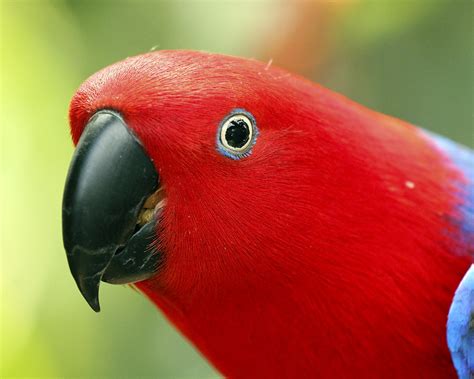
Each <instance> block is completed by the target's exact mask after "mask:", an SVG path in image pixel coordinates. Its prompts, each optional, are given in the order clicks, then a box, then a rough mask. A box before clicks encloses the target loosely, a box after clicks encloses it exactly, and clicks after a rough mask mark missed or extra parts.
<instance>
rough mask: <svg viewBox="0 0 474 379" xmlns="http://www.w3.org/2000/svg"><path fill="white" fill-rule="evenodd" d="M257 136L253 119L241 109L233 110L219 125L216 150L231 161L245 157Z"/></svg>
mask: <svg viewBox="0 0 474 379" xmlns="http://www.w3.org/2000/svg"><path fill="white" fill-rule="evenodd" d="M257 134H258V130H257V126H256V122H255V118H254V117H253V116H252V115H251V114H250V113H249V112H247V111H245V110H243V109H235V110H233V111H232V112H231V113H230V114H229V115H228V116H226V117H225V118H224V120H223V121H222V122H221V124H220V127H219V131H218V133H217V149H218V150H219V152H220V153H221V154H223V155H225V156H226V157H228V158H231V159H240V158H244V157H247V156H248V155H250V153H251V149H252V146H253V145H254V144H255V139H256V138H257Z"/></svg>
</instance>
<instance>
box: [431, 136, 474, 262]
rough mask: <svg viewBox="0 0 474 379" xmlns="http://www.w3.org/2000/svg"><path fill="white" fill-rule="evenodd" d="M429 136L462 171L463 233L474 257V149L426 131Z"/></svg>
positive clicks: (461, 226) (461, 206) (461, 227)
mask: <svg viewBox="0 0 474 379" xmlns="http://www.w3.org/2000/svg"><path fill="white" fill-rule="evenodd" d="M424 133H425V134H426V135H427V136H428V138H429V139H430V140H431V141H433V142H434V143H435V145H436V146H437V147H438V148H439V149H440V150H441V151H442V152H443V153H444V154H445V155H446V156H447V157H448V158H449V159H450V163H451V164H452V165H453V166H454V167H456V168H457V169H458V170H459V171H461V172H462V174H463V175H464V178H465V179H466V182H463V183H459V184H458V185H459V186H460V187H461V188H460V193H461V194H462V196H463V202H462V204H460V211H461V215H462V221H461V224H460V225H459V226H460V229H461V234H462V235H463V236H464V239H465V242H466V246H467V247H468V249H470V250H469V252H468V253H471V255H473V258H474V246H473V245H474V151H472V150H471V149H469V148H467V147H465V146H462V145H459V144H457V143H455V142H453V141H451V140H449V139H447V138H445V137H442V136H440V135H437V134H434V133H431V132H427V131H424Z"/></svg>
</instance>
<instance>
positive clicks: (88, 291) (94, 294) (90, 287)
mask: <svg viewBox="0 0 474 379" xmlns="http://www.w3.org/2000/svg"><path fill="white" fill-rule="evenodd" d="M76 282H77V285H78V287H79V291H81V294H82V296H84V299H86V301H87V303H88V304H89V305H90V307H91V308H92V309H93V310H94V311H95V312H100V304H99V283H97V284H95V285H94V283H88V282H84V281H82V283H80V282H78V281H76Z"/></svg>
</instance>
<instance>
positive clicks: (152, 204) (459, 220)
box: [63, 51, 474, 379]
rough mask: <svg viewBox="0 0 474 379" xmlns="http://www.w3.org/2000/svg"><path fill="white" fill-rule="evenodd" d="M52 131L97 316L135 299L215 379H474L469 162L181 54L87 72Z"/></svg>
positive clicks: (458, 152) (256, 67)
mask: <svg viewBox="0 0 474 379" xmlns="http://www.w3.org/2000/svg"><path fill="white" fill-rule="evenodd" d="M69 115H70V126H71V132H72V139H73V141H74V144H75V145H77V147H76V151H75V153H74V156H73V160H72V163H71V167H70V170H69V173H68V178H67V182H66V188H65V193H64V199H63V237H64V245H65V249H66V252H67V258H68V261H69V265H70V269H71V272H72V274H73V276H74V278H75V280H76V282H77V284H78V286H79V289H80V290H81V292H82V294H83V295H84V297H85V298H86V300H87V301H88V302H89V304H90V305H91V306H92V308H93V309H95V310H96V311H98V310H99V302H98V290H99V284H100V281H105V282H109V283H134V285H135V286H136V287H137V288H138V289H139V290H140V291H141V292H143V293H144V294H145V295H146V296H147V297H148V298H149V299H150V300H151V301H152V302H153V303H155V304H156V305H157V307H158V308H159V309H160V310H161V311H162V312H163V313H164V314H165V315H166V317H167V318H168V319H169V320H170V322H171V323H172V324H174V325H175V326H176V328H178V329H179V330H180V331H181V332H182V333H183V334H184V335H185V336H186V337H187V338H188V339H189V340H190V341H191V342H192V343H193V344H194V345H195V346H196V347H197V348H198V349H199V350H200V351H201V352H202V354H203V355H204V356H205V357H206V358H207V359H208V360H209V361H210V362H211V363H212V364H213V365H214V366H215V367H216V368H217V369H218V370H219V371H220V372H221V373H222V374H223V375H225V376H226V377H234V378H253V377H255V378H279V377H291V378H304V377H317V378H403V379H407V378H417V379H418V378H429V379H436V378H455V377H456V369H457V370H458V373H459V376H460V377H461V378H464V377H465V378H468V376H463V375H469V370H474V369H473V367H474V353H473V350H472V346H473V345H474V343H473V339H474V337H473V334H474V332H473V331H472V326H471V327H469V322H471V323H474V321H473V319H472V314H474V305H473V303H474V280H473V279H472V277H469V273H468V274H466V273H467V272H468V270H469V268H470V266H471V264H472V263H473V261H474V168H473V167H474V153H473V152H472V151H470V150H469V149H467V148H463V147H461V146H459V145H457V144H455V143H454V142H451V141H449V140H446V139H444V138H442V137H440V136H436V135H433V134H430V133H428V132H426V131H423V130H421V129H419V128H417V127H414V126H413V125H410V124H409V123H406V122H404V121H400V120H398V119H395V118H392V117H390V116H386V115H382V114H380V113H377V112H375V111H372V110H369V109H367V108H365V107H363V106H361V105H359V104H356V103H354V102H353V101H351V100H348V99H347V98H345V97H343V96H341V95H338V94H336V93H334V92H331V91H330V90H328V89H325V88H323V87H321V86H318V85H316V84H314V83H312V82H310V81H308V80H305V79H303V78H301V77H298V76H296V75H293V74H290V73H288V72H286V71H284V70H282V69H278V68H276V67H273V66H269V65H265V64H264V63H260V62H257V61H254V60H246V59H241V58H236V57H229V56H223V55H217V54H208V53H204V52H193V51H158V52H151V53H148V54H144V55H139V56H136V57H132V58H127V59H125V60H124V61H121V62H119V63H116V64H113V65H111V66H109V67H107V68H105V69H103V70H101V71H99V72H98V73H96V74H94V75H92V76H91V77H90V78H89V79H87V81H86V82H85V83H84V84H82V85H81V87H80V88H79V90H78V91H77V93H76V94H75V95H74V97H73V99H72V102H71V105H70V113H69ZM472 271H474V270H473V269H471V271H470V272H472ZM472 275H474V274H472ZM464 276H466V277H465V278H464V280H463V277H464ZM462 280H463V283H464V287H463V286H460V283H461V281H462ZM458 287H459V288H458ZM456 289H458V291H457V292H456ZM455 293H456V296H455ZM453 299H454V301H453ZM450 308H451V312H450ZM469 312H471V313H469ZM448 313H449V314H450V317H449V320H450V321H449V322H448ZM463 320H464V321H463ZM466 320H467V321H466ZM447 322H448V328H447V327H446V324H447ZM466 322H467V323H466ZM447 329H448V331H447ZM447 333H448V337H449V338H448V339H449V340H450V341H449V348H450V349H451V351H452V354H453V357H452V358H451V355H450V350H449V348H448V341H447V336H446V334H447ZM456 354H457V355H456ZM470 365H472V366H470ZM463 370H464V371H463ZM471 372H472V371H471Z"/></svg>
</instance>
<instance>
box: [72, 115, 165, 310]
mask: <svg viewBox="0 0 474 379" xmlns="http://www.w3.org/2000/svg"><path fill="white" fill-rule="evenodd" d="M158 184H159V177H158V174H157V172H156V170H155V167H154V165H153V162H152V161H151V160H150V158H149V157H148V156H147V154H146V153H145V150H144V148H143V146H142V144H141V142H140V140H139V139H138V138H137V137H136V136H135V135H134V134H133V132H132V131H131V130H130V129H129V128H128V127H127V125H126V124H125V122H124V121H123V119H122V118H121V117H120V115H118V114H117V113H115V112H112V111H107V110H103V111H99V112H97V113H96V114H95V115H94V116H93V117H92V118H91V119H90V121H89V122H88V124H87V126H86V128H85V129H84V131H83V133H82V136H81V138H80V140H79V143H78V145H77V147H76V150H75V152H74V155H73V158H72V162H71V165H70V167H69V172H68V176H67V180H66V186H65V190H64V197H63V240H64V247H65V249H66V253H67V258H68V262H69V267H70V269H71V273H72V275H73V277H74V279H75V281H76V283H77V285H78V287H79V290H80V291H81V293H82V295H83V296H84V297H85V299H86V300H87V302H88V303H89V305H90V306H91V307H92V308H93V309H94V310H95V311H99V310H100V306H99V299H98V294H99V284H100V281H101V280H102V279H106V280H107V281H109V282H112V283H131V282H134V281H138V280H143V279H146V278H148V277H150V276H151V275H152V274H153V273H154V272H155V270H156V266H157V264H158V263H159V262H158V261H159V254H158V253H157V252H155V251H154V250H153V249H150V246H149V245H150V243H151V242H152V240H153V239H154V237H155V236H156V222H157V215H155V217H154V218H153V220H152V221H150V222H149V223H148V224H146V225H145V226H143V227H142V228H141V229H139V230H137V218H138V215H139V212H140V210H141V208H142V205H143V203H144V201H145V199H146V198H147V197H148V196H150V195H151V194H152V193H153V192H155V190H156V189H157V188H158ZM134 232H135V234H134ZM118 252H119V253H120V254H117V253H118ZM131 258H133V259H131Z"/></svg>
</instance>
